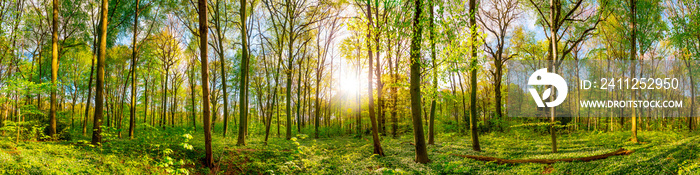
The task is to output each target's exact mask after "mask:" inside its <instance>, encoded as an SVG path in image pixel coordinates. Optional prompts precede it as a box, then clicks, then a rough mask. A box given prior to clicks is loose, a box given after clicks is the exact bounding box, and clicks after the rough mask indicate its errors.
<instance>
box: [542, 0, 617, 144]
mask: <svg viewBox="0 0 700 175" xmlns="http://www.w3.org/2000/svg"><path fill="white" fill-rule="evenodd" d="M529 1H530V4H531V5H532V6H534V7H533V8H534V10H535V11H537V14H538V16H539V18H540V20H539V23H540V25H542V27H543V30H544V32H545V34H546V37H547V39H549V50H548V52H549V56H548V57H547V60H548V62H547V71H550V72H555V73H556V72H557V71H558V70H559V69H558V68H557V67H558V66H559V64H561V62H560V61H561V60H563V59H564V58H566V55H568V54H569V53H571V51H572V50H573V49H574V48H576V46H578V45H580V44H581V43H582V42H583V41H585V40H586V39H588V38H589V37H590V35H591V34H592V32H593V30H595V29H596V27H597V26H598V24H599V23H600V21H601V18H599V17H600V16H601V15H600V12H601V11H600V10H596V11H595V12H594V13H592V12H591V11H593V10H595V7H593V6H592V5H587V4H583V0H576V1H573V2H569V1H565V2H563V3H566V4H562V1H561V0H550V1H549V3H548V4H547V2H545V1H538V2H535V1H533V0H529ZM607 3H608V2H607V1H604V2H603V4H601V6H603V7H605V6H606V4H607ZM546 7H548V8H546ZM546 13H548V15H545V14H546ZM561 31H565V32H561ZM567 33H568V34H569V35H565V34H567ZM566 36H569V37H566ZM560 41H564V42H563V43H564V44H563V48H561V49H559V45H560V44H561V43H560ZM560 50H561V52H559V51H560ZM560 53H561V54H560ZM547 88H550V87H547ZM555 93H556V91H555V92H554V93H551V94H550V96H554V95H555ZM548 99H550V100H553V99H554V98H551V97H550V98H548ZM549 115H550V122H551V123H550V127H549V131H550V135H551V138H552V152H554V153H556V152H557V135H556V126H555V125H556V120H555V117H556V115H555V108H554V107H550V108H549Z"/></svg>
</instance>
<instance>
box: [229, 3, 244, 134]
mask: <svg viewBox="0 0 700 175" xmlns="http://www.w3.org/2000/svg"><path fill="white" fill-rule="evenodd" d="M246 6H247V2H246V1H245V0H241V11H240V15H241V40H242V44H241V45H242V46H243V49H242V50H243V54H242V57H241V59H242V60H241V64H242V65H241V78H240V81H241V84H240V94H239V95H238V97H239V102H240V105H239V108H240V110H239V112H240V116H239V117H240V119H241V120H240V121H241V122H240V124H239V125H238V143H237V145H245V134H246V133H247V129H248V69H249V65H248V64H249V61H250V58H249V57H248V30H247V26H246V11H248V10H247V8H246ZM224 98H226V97H224Z"/></svg>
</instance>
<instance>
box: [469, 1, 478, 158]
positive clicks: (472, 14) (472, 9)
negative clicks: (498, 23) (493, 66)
mask: <svg viewBox="0 0 700 175" xmlns="http://www.w3.org/2000/svg"><path fill="white" fill-rule="evenodd" d="M476 10H477V9H476V2H475V0H469V25H470V26H471V27H470V31H471V32H470V33H471V37H470V43H471V66H470V68H469V69H470V70H471V95H470V98H471V100H470V105H471V107H470V110H471V115H470V116H469V123H470V125H471V126H470V129H471V131H472V149H473V150H474V151H481V146H479V133H478V132H477V131H476V129H477V121H476V120H477V118H476V88H477V87H476V69H477V60H476V41H477V39H476V37H477V34H476Z"/></svg>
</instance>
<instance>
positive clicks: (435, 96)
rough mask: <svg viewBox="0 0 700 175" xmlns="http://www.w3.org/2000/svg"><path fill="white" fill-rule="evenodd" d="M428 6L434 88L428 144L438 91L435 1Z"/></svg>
mask: <svg viewBox="0 0 700 175" xmlns="http://www.w3.org/2000/svg"><path fill="white" fill-rule="evenodd" d="M428 1H430V2H429V5H430V7H429V8H428V9H429V10H430V12H429V13H430V24H429V26H428V28H429V29H430V58H431V60H432V61H433V88H434V90H435V93H436V94H435V95H434V97H433V99H432V100H431V102H430V119H429V121H428V122H430V123H429V124H428V144H430V145H434V144H435V105H436V101H435V99H436V98H437V97H438V95H437V93H439V92H440V91H439V90H438V84H437V83H438V81H437V65H436V63H435V59H437V57H435V26H434V25H435V24H434V23H435V15H434V13H435V12H434V10H433V8H434V7H433V6H435V3H434V2H433V1H435V0H428Z"/></svg>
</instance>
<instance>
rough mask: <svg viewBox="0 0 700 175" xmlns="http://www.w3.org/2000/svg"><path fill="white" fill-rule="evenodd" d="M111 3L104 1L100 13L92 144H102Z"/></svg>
mask: <svg viewBox="0 0 700 175" xmlns="http://www.w3.org/2000/svg"><path fill="white" fill-rule="evenodd" d="M108 4H109V1H108V0H102V9H101V13H100V18H101V22H100V49H99V52H98V57H97V83H96V90H95V112H94V113H95V117H94V119H93V125H92V126H93V132H92V144H93V145H101V144H102V128H101V126H102V116H103V113H104V111H103V110H104V104H103V101H104V76H105V70H104V69H105V65H104V64H105V56H106V54H107V53H106V52H107V24H108V23H109V21H108V20H109V18H108V15H107V12H108V10H109V8H108Z"/></svg>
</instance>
